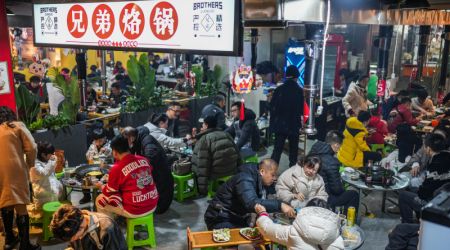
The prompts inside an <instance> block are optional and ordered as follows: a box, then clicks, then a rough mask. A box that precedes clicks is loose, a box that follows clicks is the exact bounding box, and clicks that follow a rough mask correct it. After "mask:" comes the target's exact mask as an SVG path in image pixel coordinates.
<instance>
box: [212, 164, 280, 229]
mask: <svg viewBox="0 0 450 250" xmlns="http://www.w3.org/2000/svg"><path fill="white" fill-rule="evenodd" d="M240 169H241V172H240V173H238V174H236V175H234V176H233V177H231V178H230V179H229V180H228V181H227V182H225V183H224V184H223V185H222V186H220V188H219V190H217V192H216V196H215V197H214V198H213V199H212V201H211V202H210V205H209V206H208V209H207V210H206V213H205V222H206V225H207V226H208V228H212V226H213V225H214V224H217V223H219V222H223V221H228V219H229V218H230V217H233V216H234V217H242V218H244V217H245V215H246V214H248V213H255V205H256V204H261V205H263V206H264V207H266V209H267V212H269V213H273V212H280V211H281V202H280V201H278V200H268V199H264V198H263V193H264V192H266V193H268V192H267V190H266V188H265V187H264V186H263V184H262V180H261V175H260V174H259V171H258V165H257V164H245V165H243V166H241V168H240ZM216 204H220V206H222V207H223V208H224V209H222V211H220V209H218V208H217V207H218V206H217V205H216ZM228 210H229V211H228ZM230 211H231V212H230ZM232 213H234V214H235V215H233V214H232ZM219 214H220V215H219Z"/></svg>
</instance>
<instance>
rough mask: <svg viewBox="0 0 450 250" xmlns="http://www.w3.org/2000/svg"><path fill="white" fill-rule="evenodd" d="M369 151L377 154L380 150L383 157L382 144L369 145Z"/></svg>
mask: <svg viewBox="0 0 450 250" xmlns="http://www.w3.org/2000/svg"><path fill="white" fill-rule="evenodd" d="M370 149H371V150H372V152H378V151H379V150H381V152H382V154H383V155H384V150H385V149H384V144H372V145H370Z"/></svg>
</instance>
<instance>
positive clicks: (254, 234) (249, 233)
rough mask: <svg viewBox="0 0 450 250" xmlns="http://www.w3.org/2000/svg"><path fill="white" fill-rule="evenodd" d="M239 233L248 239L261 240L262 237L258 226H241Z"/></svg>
mask: <svg viewBox="0 0 450 250" xmlns="http://www.w3.org/2000/svg"><path fill="white" fill-rule="evenodd" d="M239 233H240V234H241V235H242V237H244V238H246V239H247V240H259V239H261V233H260V232H259V231H258V228H251V227H246V228H241V230H239Z"/></svg>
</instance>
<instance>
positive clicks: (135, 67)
mask: <svg viewBox="0 0 450 250" xmlns="http://www.w3.org/2000/svg"><path fill="white" fill-rule="evenodd" d="M127 71H128V76H129V77H130V79H131V81H132V82H133V86H132V87H130V88H129V92H130V96H129V97H128V98H127V105H126V106H125V110H124V111H125V112H138V111H143V110H146V109H149V108H150V107H157V106H162V105H163V99H164V98H165V97H166V96H167V95H168V90H167V89H166V88H164V87H156V78H155V70H154V69H153V68H152V67H150V64H149V61H148V57H147V56H146V55H145V54H142V55H141V56H140V57H139V60H138V59H137V57H135V56H130V59H129V60H128V62H127Z"/></svg>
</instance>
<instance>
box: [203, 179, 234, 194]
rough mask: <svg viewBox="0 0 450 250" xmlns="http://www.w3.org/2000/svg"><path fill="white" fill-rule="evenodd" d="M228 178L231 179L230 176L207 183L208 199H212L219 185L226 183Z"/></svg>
mask: <svg viewBox="0 0 450 250" xmlns="http://www.w3.org/2000/svg"><path fill="white" fill-rule="evenodd" d="M230 178H231V175H230V176H225V177H221V178H219V179H216V180H213V181H209V182H208V198H212V197H214V196H215V195H216V191H217V189H218V188H219V187H220V185H222V184H223V183H225V182H227V180H228V179H230Z"/></svg>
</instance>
